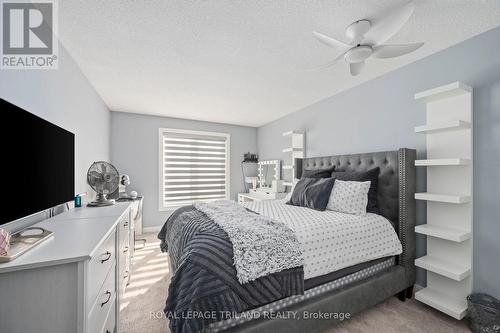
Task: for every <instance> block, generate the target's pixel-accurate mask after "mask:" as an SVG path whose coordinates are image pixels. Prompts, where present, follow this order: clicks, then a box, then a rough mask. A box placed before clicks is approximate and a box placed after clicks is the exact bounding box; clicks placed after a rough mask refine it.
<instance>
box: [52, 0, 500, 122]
mask: <svg viewBox="0 0 500 333" xmlns="http://www.w3.org/2000/svg"><path fill="white" fill-rule="evenodd" d="M404 2H406V1H405V0H337V1H331V0H330V1H327V0H324V1H315V0H314V1H312V0H307V1H306V0H304V1H285V0H279V1H278V0H274V1H270V0H252V1H235V0H207V1H201V0H197V1H194V0H180V1H173V0H168V1H166V0H165V1H159V0H142V1H138V0H136V1H132V0H126V1H125V0H121V1H119V0H106V1H102V0H85V1H83V0H64V1H60V2H59V16H60V29H59V33H60V39H61V41H62V42H63V44H64V46H65V47H66V48H67V50H68V51H69V52H70V54H71V55H72V56H73V57H74V59H75V60H76V62H77V63H78V65H79V66H80V67H81V69H82V71H83V72H84V74H85V75H86V76H87V77H88V79H89V80H90V82H91V83H92V84H93V85H94V87H95V88H96V90H97V92H98V93H99V94H100V95H101V97H102V98H103V100H104V101H105V103H106V104H107V105H108V107H109V108H110V109H111V110H114V111H123V112H135V113H145V114H154V115H164V116H169V117H178V118H187V119H196V120H206V121H214V122H222V123H231V124H240V125H249V126H260V125H263V124H265V123H268V122H270V121H272V120H275V119H277V118H280V117H282V116H284V115H286V114H288V113H291V112H294V111H297V110H299V109H301V108H303V107H306V106H308V105H310V104H312V103H314V102H317V101H319V100H321V99H324V98H326V97H329V96H332V95H334V94H336V93H338V92H340V91H342V90H345V89H348V88H350V87H353V86H355V85H358V84H360V83H362V82H364V81H367V80H370V79H372V78H374V77H377V76H380V75H382V74H384V73H386V72H389V71H391V70H394V69H396V68H398V67H401V66H403V65H405V64H408V63H410V62H413V61H415V60H417V59H420V58H422V57H425V56H427V55H429V54H432V53H435V52H437V51H439V50H442V49H444V48H447V47H449V46H451V45H453V44H456V43H458V42H461V41H463V40H465V39H468V38H470V37H472V36H474V35H477V34H479V33H481V32H484V31H486V30H489V29H492V28H494V27H496V26H498V25H500V1H498V0H484V1H482V0H420V1H419V0H417V1H415V4H416V8H415V12H414V14H413V16H412V17H411V18H410V20H409V22H408V23H407V24H406V25H405V26H404V27H403V29H402V30H400V32H399V33H398V34H397V35H395V36H394V37H393V38H392V39H391V40H390V41H389V42H390V43H406V42H408V43H410V42H418V41H422V42H425V45H424V46H423V47H422V48H420V49H419V50H417V51H416V52H414V53H412V54H409V55H406V56H403V57H400V58H395V59H384V60H382V59H373V60H369V61H368V63H367V66H366V68H365V70H364V71H363V72H362V73H361V74H360V75H359V76H357V77H351V76H350V75H349V71H348V68H347V66H346V65H345V63H343V61H341V62H340V63H339V64H337V65H336V66H334V67H333V68H331V69H328V70H317V71H308V70H306V69H308V68H311V67H315V66H318V65H321V64H323V63H326V62H328V61H330V60H332V59H333V58H334V57H335V56H336V52H335V51H334V50H333V49H330V48H328V47H326V46H325V45H323V44H321V43H319V42H318V41H317V40H315V39H314V38H313V36H312V34H311V32H312V30H318V31H321V32H323V33H326V34H330V35H331V36H333V37H336V38H339V39H343V38H344V28H345V27H346V26H347V25H348V24H349V23H351V22H353V21H356V20H358V19H361V18H367V19H370V20H373V21H376V20H377V19H379V18H380V17H381V16H382V15H383V14H384V13H385V12H387V10H388V9H389V8H392V7H393V6H395V5H400V4H402V3H404Z"/></svg>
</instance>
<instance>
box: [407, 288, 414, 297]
mask: <svg viewBox="0 0 500 333" xmlns="http://www.w3.org/2000/svg"><path fill="white" fill-rule="evenodd" d="M412 297H413V286H410V287H408V288H406V298H408V299H410V298H412Z"/></svg>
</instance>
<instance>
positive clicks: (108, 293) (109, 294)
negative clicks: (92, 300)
mask: <svg viewBox="0 0 500 333" xmlns="http://www.w3.org/2000/svg"><path fill="white" fill-rule="evenodd" d="M106 295H107V296H108V299H107V300H106V301H105V302H102V303H101V308H102V307H103V306H104V305H105V304H106V303H108V302H109V300H110V299H111V291H109V290H106Z"/></svg>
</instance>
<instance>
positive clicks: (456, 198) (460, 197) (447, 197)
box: [415, 192, 470, 204]
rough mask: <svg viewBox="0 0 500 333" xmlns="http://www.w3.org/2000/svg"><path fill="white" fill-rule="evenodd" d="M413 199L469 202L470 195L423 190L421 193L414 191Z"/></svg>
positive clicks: (458, 202)
mask: <svg viewBox="0 0 500 333" xmlns="http://www.w3.org/2000/svg"><path fill="white" fill-rule="evenodd" d="M415 199H417V200H427V201H437V202H447V203H454V204H462V203H467V202H469V201H470V196H469V195H450V194H436V193H427V192H423V193H415Z"/></svg>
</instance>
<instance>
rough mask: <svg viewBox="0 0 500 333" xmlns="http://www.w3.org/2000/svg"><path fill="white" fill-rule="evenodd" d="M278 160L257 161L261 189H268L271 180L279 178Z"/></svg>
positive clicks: (270, 186)
mask: <svg viewBox="0 0 500 333" xmlns="http://www.w3.org/2000/svg"><path fill="white" fill-rule="evenodd" d="M280 165H281V162H280V160H268V161H259V166H258V175H259V185H260V188H262V189H268V190H270V189H271V188H272V185H273V180H280Z"/></svg>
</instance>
